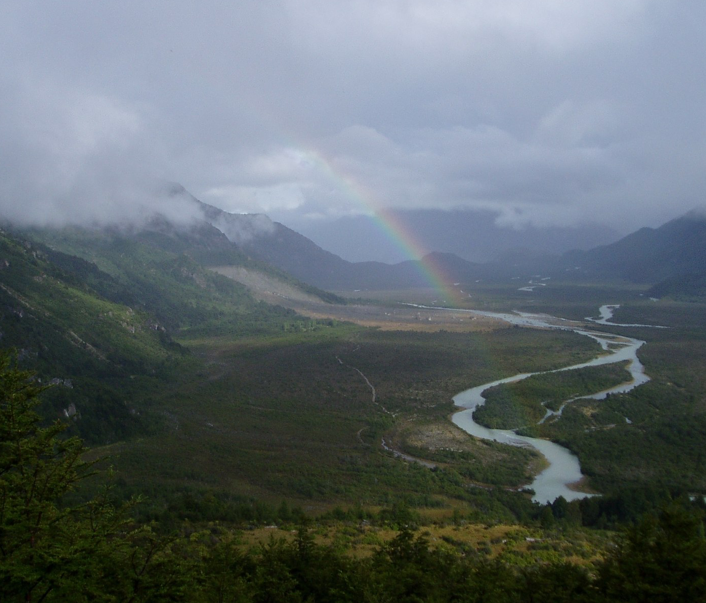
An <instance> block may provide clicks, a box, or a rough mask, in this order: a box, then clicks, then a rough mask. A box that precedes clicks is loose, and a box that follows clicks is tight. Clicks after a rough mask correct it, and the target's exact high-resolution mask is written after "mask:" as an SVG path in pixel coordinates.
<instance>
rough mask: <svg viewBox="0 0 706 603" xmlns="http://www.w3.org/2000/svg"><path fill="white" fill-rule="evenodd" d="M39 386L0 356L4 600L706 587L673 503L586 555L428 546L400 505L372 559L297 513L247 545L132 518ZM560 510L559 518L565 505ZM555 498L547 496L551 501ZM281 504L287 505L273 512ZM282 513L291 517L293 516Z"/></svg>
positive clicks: (697, 541) (483, 596) (305, 597)
mask: <svg viewBox="0 0 706 603" xmlns="http://www.w3.org/2000/svg"><path fill="white" fill-rule="evenodd" d="M43 389H44V388H43V387H41V386H38V385H37V384H36V383H35V382H34V381H32V379H31V375H30V374H29V373H28V372H25V371H20V370H19V369H17V367H16V365H15V363H14V362H13V360H12V359H11V357H10V356H8V355H5V356H4V357H3V358H2V361H1V362H0V400H1V401H0V430H2V432H1V433H0V436H1V439H0V442H1V444H0V503H1V504H0V591H1V593H0V594H1V596H2V600H4V601H47V602H49V601H135V602H137V601H222V602H225V601H263V602H265V601H288V602H290V601H322V602H323V601H337V602H338V601H459V602H460V601H478V602H481V601H483V602H490V601H498V602H499V601H503V602H506V601H518V602H520V601H540V600H541V601H551V602H560V601H566V602H568V601H571V602H576V601H585V602H590V601H675V602H676V601H699V600H704V598H705V597H706V540H705V539H704V536H703V533H704V525H703V514H702V513H701V512H700V511H699V509H698V508H697V507H694V506H693V505H691V504H690V503H689V501H688V499H682V500H673V501H671V502H669V503H668V504H666V505H664V506H663V507H662V508H661V509H660V510H659V511H658V512H656V513H652V514H648V515H646V516H645V517H643V519H641V520H640V521H639V522H637V523H635V524H633V525H632V526H630V527H629V528H627V529H625V530H624V531H623V532H622V533H621V534H619V535H618V536H617V537H616V539H615V544H614V545H612V546H610V547H609V548H608V549H607V550H606V552H605V554H604V556H602V557H601V558H600V559H598V560H595V561H594V562H592V563H585V564H575V563H570V562H567V561H553V562H545V563H531V562H528V561H529V560H525V561H524V562H522V560H521V559H519V560H518V559H516V560H515V562H513V563H508V562H504V561H503V560H501V559H493V558H492V557H489V556H487V555H483V554H481V553H480V552H478V551H474V550H472V549H468V548H459V549H454V548H448V547H446V548H440V547H434V546H432V544H431V543H430V541H429V539H428V538H427V537H426V536H425V535H424V533H421V534H420V533H419V532H415V531H414V529H413V527H414V526H413V524H412V521H413V518H412V517H411V516H410V517H402V516H398V517H396V518H394V517H393V518H391V519H393V520H394V521H396V522H397V523H396V526H395V528H396V529H397V535H396V536H395V537H394V538H392V539H391V540H390V541H388V542H387V543H384V544H382V545H380V546H378V547H376V548H375V549H374V551H373V553H372V554H371V555H369V556H366V557H363V558H361V557H356V556H353V555H350V554H346V553H345V552H342V551H341V550H340V549H338V548H336V547H334V546H324V545H321V544H317V543H316V542H315V540H314V538H313V536H312V535H311V530H310V521H307V520H306V519H305V518H304V517H301V516H300V517H299V525H298V527H297V528H296V535H295V537H294V538H292V539H290V540H284V539H275V538H271V539H270V540H269V541H267V542H266V543H264V544H261V545H259V546H257V547H250V548H248V547H245V546H243V543H242V541H241V539H240V533H239V531H238V530H236V529H235V528H234V527H232V526H229V525H221V524H219V523H218V522H215V523H214V522H210V523H204V522H200V523H198V522H197V523H195V524H192V523H190V522H181V523H180V524H179V525H178V526H177V528H176V529H174V530H171V531H165V530H164V529H163V526H162V527H160V526H159V525H156V524H151V523H149V522H137V521H135V519H134V515H133V513H132V511H133V509H134V507H135V506H136V505H137V506H139V504H140V501H139V500H133V501H130V502H129V503H125V504H116V503H115V502H114V501H112V500H111V496H110V491H109V490H105V491H102V492H100V493H98V494H96V495H94V496H92V497H91V498H88V499H85V500H82V501H77V500H76V499H73V498H72V497H71V494H72V493H73V492H75V490H76V487H77V485H78V484H79V483H80V482H81V481H82V480H84V479H86V478H87V477H88V476H90V474H91V473H92V472H93V471H94V467H95V461H94V462H89V461H86V460H84V456H83V454H84V452H85V448H84V446H83V444H82V442H81V440H80V439H78V438H77V437H75V436H74V437H69V438H66V437H62V434H63V431H64V426H63V425H62V424H61V423H60V422H56V423H53V424H50V425H47V426H43V425H42V424H41V421H40V417H39V415H38V414H37V413H36V409H37V405H38V404H39V399H38V396H39V395H41V393H42V390H43ZM560 507H561V505H558V506H557V507H556V509H555V512H556V511H559V513H558V517H557V519H558V520H562V519H564V517H562V515H563V514H565V513H566V512H567V507H566V506H564V507H563V508H561V509H560ZM545 508H546V509H550V508H551V507H549V506H548V507H545ZM281 513H284V511H282V510H281ZM289 520H290V522H291V521H292V520H293V516H292V515H290V517H289Z"/></svg>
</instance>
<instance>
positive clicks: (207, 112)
mask: <svg viewBox="0 0 706 603" xmlns="http://www.w3.org/2000/svg"><path fill="white" fill-rule="evenodd" d="M704 18H706V5H704V4H702V3H697V2H675V1H665V2H656V1H655V0H625V1H621V2H614V1H612V0H575V1H572V2H566V1H562V0H469V1H468V2H458V1H457V0H355V1H353V0H303V1H301V0H272V1H271V2H258V1H255V0H243V1H242V2H238V3H233V4H227V3H225V4H223V3H218V4H216V3H205V4H203V5H198V6H197V5H194V4H193V3H189V2H184V1H181V0H170V1H167V0H156V1H155V2H150V3H143V2H137V1H136V0H126V1H125V2H121V3H92V4H86V3H83V2H76V1H74V0H67V1H66V2H62V3H61V4H60V5H59V4H45V5H42V6H41V7H40V6H39V5H35V4H34V3H27V2H19V1H13V0H10V1H9V2H6V3H3V6H2V8H0V53H2V56H3V57H4V61H3V64H2V65H0V82H1V83H2V92H0V130H1V131H0V134H1V135H2V136H1V138H0V159H1V160H2V166H1V167H0V170H2V171H3V173H2V182H0V203H2V206H1V207H2V209H3V210H4V211H5V212H6V213H9V214H11V215H13V216H16V217H19V216H24V217H28V218H29V217H32V218H33V219H37V220H47V219H55V220H70V219H74V216H79V217H80V218H81V219H87V218H90V219H95V220H109V219H115V218H117V217H119V216H120V215H121V214H124V213H126V212H127V213H131V212H132V209H134V210H135V212H137V213H139V212H140V211H142V210H141V209H140V208H141V207H144V206H149V205H150V203H151V201H150V199H151V195H152V193H151V190H153V187H152V184H151V183H152V182H153V180H154V179H166V180H170V181H177V182H181V183H182V184H183V185H184V186H185V187H186V188H187V189H189V190H191V191H192V192H193V193H194V194H195V195H196V196H201V197H203V198H204V200H205V201H207V202H212V203H214V204H221V206H222V207H224V208H226V209H231V210H237V211H261V212H263V211H264V212H268V211H271V212H277V211H281V212H289V213H290V214H291V215H295V214H296V215H300V216H304V215H309V216H317V217H319V218H320V217H321V216H327V215H331V216H333V215H343V214H346V213H356V212H369V211H371V210H372V209H373V208H374V207H377V206H382V205H391V206H396V207H456V206H476V207H494V208H497V209H498V210H499V211H501V212H502V216H503V218H502V219H503V220H504V221H506V222H507V223H515V224H516V223H520V222H522V221H542V222H551V221H554V222H559V223H565V222H567V221H571V220H581V219H584V218H586V217H587V216H591V217H594V218H595V217H596V216H602V217H603V219H605V220H606V221H612V222H614V223H617V222H620V223H621V224H622V225H623V226H624V227H625V228H628V227H634V226H639V225H640V221H642V222H647V223H651V224H654V223H655V221H657V220H660V219H662V218H663V217H664V215H665V212H673V213H674V214H676V213H679V212H681V211H686V210H687V209H689V208H690V207H691V206H693V205H695V204H698V202H703V199H704V198H705V196H706V195H705V193H706V182H704V176H703V169H702V168H701V166H700V160H699V158H700V157H702V156H703V150H704V146H706V144H705V141H706V82H704V75H703V62H704V59H706V56H704V55H705V54H706V50H705V49H704V45H703V42H702V32H701V31H700V27H699V24H700V23H702V22H703V19H704ZM151 187H152V188H151ZM638 208H639V210H638ZM667 217H670V216H667Z"/></svg>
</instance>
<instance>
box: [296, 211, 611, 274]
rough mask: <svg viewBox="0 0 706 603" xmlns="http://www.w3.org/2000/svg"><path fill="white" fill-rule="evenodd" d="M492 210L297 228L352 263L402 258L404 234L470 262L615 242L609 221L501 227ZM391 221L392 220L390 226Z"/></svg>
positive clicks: (389, 215)
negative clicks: (519, 253)
mask: <svg viewBox="0 0 706 603" xmlns="http://www.w3.org/2000/svg"><path fill="white" fill-rule="evenodd" d="M499 220H500V215H499V214H498V213H497V212H494V211H491V210H470V209H456V210H448V211H444V210H435V209H418V210H387V211H386V212H385V213H384V218H381V217H377V216H346V217H343V218H339V219H338V220H334V221H331V222H317V221H312V222H308V223H302V224H301V225H299V226H298V227H297V230H298V232H300V233H301V234H303V235H305V236H306V237H307V238H309V239H311V240H312V241H314V242H315V243H316V244H317V245H319V246H320V247H322V248H324V249H326V250H328V251H330V252H332V253H335V254H336V255H338V256H340V257H343V258H345V259H347V260H349V261H352V262H364V261H373V260H378V261H383V262H385V263H398V262H402V261H404V260H406V259H408V257H409V256H408V254H407V251H406V249H405V244H404V243H402V242H401V239H411V240H413V241H414V246H415V248H419V249H426V250H428V251H429V252H431V251H436V252H441V253H452V254H454V255H457V256H459V257H460V258H463V259H464V260H467V261H469V262H476V263H485V262H494V261H497V260H499V259H501V258H503V257H505V256H507V255H512V254H514V253H517V252H518V251H521V253H522V254H523V255H527V254H530V255H532V256H533V257H539V256H546V255H558V254H561V253H564V252H565V251H569V250H572V249H582V250H587V249H591V248H593V247H596V246H598V245H605V244H608V243H612V242H614V241H617V240H618V239H619V238H620V234H619V233H618V232H617V231H616V230H614V229H612V228H609V227H607V226H602V225H599V224H581V225H577V226H564V227H562V226H535V225H532V224H527V225H523V226H522V227H521V228H519V227H518V228H513V227H511V226H506V225H505V226H502V225H499V224H498V222H499ZM390 225H394V227H391V226H390Z"/></svg>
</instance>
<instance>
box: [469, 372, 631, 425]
mask: <svg viewBox="0 0 706 603" xmlns="http://www.w3.org/2000/svg"><path fill="white" fill-rule="evenodd" d="M626 365H627V363H625V362H624V363H616V364H608V365H603V366H590V367H586V368H582V369H577V370H573V371H558V372H555V373H544V374H541V375H533V376H531V377H528V378H527V379H523V380H522V381H518V382H516V383H504V384H502V385H496V386H495V387H492V388H490V389H489V390H487V391H486V392H485V394H484V398H485V400H486V402H485V404H484V405H483V406H481V407H480V408H478V410H476V412H475V413H474V415H473V418H474V419H475V420H476V421H477V422H478V423H480V424H481V425H485V426H486V427H490V428H493V429H518V428H521V427H534V426H536V425H537V423H539V421H541V420H542V419H543V418H544V416H545V415H546V412H547V409H548V410H553V411H558V410H559V409H560V408H561V406H562V404H563V403H564V402H566V401H567V400H569V399H574V398H580V397H581V396H587V395H590V394H596V393H599V392H602V391H604V390H606V389H609V388H610V387H614V386H616V385H620V384H621V383H625V382H629V381H630V380H631V379H632V377H631V375H630V373H629V372H628V371H627V369H626ZM526 431H528V430H526ZM540 432H541V429H540Z"/></svg>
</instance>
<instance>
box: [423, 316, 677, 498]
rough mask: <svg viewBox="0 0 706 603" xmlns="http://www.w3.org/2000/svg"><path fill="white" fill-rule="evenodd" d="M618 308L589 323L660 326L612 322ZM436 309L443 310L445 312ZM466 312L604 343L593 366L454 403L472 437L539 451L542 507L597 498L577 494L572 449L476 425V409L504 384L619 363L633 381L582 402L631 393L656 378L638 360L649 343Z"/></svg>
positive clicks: (471, 394) (559, 322) (543, 319)
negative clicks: (561, 500)
mask: <svg viewBox="0 0 706 603" xmlns="http://www.w3.org/2000/svg"><path fill="white" fill-rule="evenodd" d="M410 305H411V304H410ZM616 308H618V306H617V305H611V306H602V307H601V308H600V319H587V320H593V321H594V322H596V323H599V324H609V325H613V326H619V327H623V326H634V327H636V326H640V327H647V326H653V327H654V325H623V324H619V323H612V322H610V320H611V319H612V317H613V312H614V310H615V309H616ZM434 309H437V310H438V309H441V308H434ZM453 311H454V312H458V311H459V310H458V309H456V308H454V309H453ZM466 312H469V313H471V314H477V315H479V316H488V317H492V318H497V319H500V320H503V321H505V322H508V323H510V324H513V325H520V326H526V327H536V328H543V329H562V330H567V331H573V332H574V333H578V334H579V335H583V336H585V337H590V338H591V339H593V340H595V341H597V342H598V343H599V344H600V346H601V348H602V350H603V352H604V353H602V354H601V355H599V356H597V357H596V358H594V359H593V360H591V361H589V362H583V363H581V364H575V365H572V366H567V367H563V368H560V369H556V370H553V371H539V372H536V373H521V374H519V375H514V376H512V377H506V378H505V379H499V380H497V381H493V382H491V383H485V384H483V385H479V386H477V387H474V388H471V389H468V390H466V391H463V392H461V393H460V394H457V395H456V396H454V398H453V401H454V403H455V404H456V406H458V407H461V408H463V409H464V410H461V411H459V412H457V413H456V414H454V416H453V418H452V420H453V422H454V423H455V424H456V425H457V426H458V427H460V428H461V429H463V430H464V431H466V432H467V433H469V434H471V435H472V436H475V437H477V438H483V439H486V440H495V441H497V442H502V443H504V444H511V445H514V446H529V447H531V448H534V449H535V450H537V451H538V452H539V453H540V454H542V455H543V456H544V457H545V458H546V459H547V462H548V466H547V468H546V469H544V471H542V472H541V473H539V474H538V475H537V476H536V477H535V479H534V481H533V482H532V484H530V486H529V487H530V488H532V489H533V490H534V492H535V494H534V496H533V497H532V500H534V501H536V502H539V503H547V502H552V501H553V500H555V499H556V498H557V497H559V496H563V497H564V498H565V499H566V500H576V499H579V498H586V497H587V496H592V495H591V494H587V493H585V492H579V491H577V490H574V489H572V487H571V486H572V485H575V484H576V483H577V482H579V481H580V480H581V478H582V477H583V474H582V473H581V466H580V464H579V460H578V458H577V457H576V455H574V454H573V453H571V452H570V451H569V450H568V449H566V448H564V447H563V446H560V445H559V444H555V443H554V442H551V441H549V440H543V439H540V438H530V437H526V436H521V435H518V434H516V433H515V432H514V431H512V430H506V429H489V428H487V427H484V426H482V425H479V424H478V423H476V422H475V421H474V420H473V413H474V411H475V409H476V408H478V407H479V406H481V405H483V404H485V398H484V397H483V393H484V392H485V391H486V390H488V389H490V388H491V387H494V386H496V385H500V384H502V383H515V382H517V381H522V380H523V379H527V378H528V377H531V376H532V375H541V374H544V373H556V372H560V371H571V370H575V369H580V368H585V367H588V366H598V365H605V364H613V363H615V362H624V361H628V362H629V364H628V371H629V372H630V374H631V376H632V379H631V380H630V381H627V382H625V383H622V384H620V385H617V386H615V387H612V388H610V389H607V390H603V391H600V392H596V393H595V394H593V395H587V396H580V397H581V398H592V399H595V400H602V399H604V398H605V397H606V396H608V394H612V393H625V392H629V391H630V390H632V389H634V388H635V387H637V386H639V385H642V384H643V383H646V382H647V381H649V380H650V378H649V377H648V376H647V375H646V374H645V369H644V366H643V365H642V363H641V362H640V360H639V359H638V357H637V350H638V349H639V348H640V347H641V346H642V345H643V344H644V343H645V342H644V341H642V340H640V339H634V338H632V337H625V336H622V335H615V334H611V333H598V332H594V331H589V330H586V329H585V327H583V326H582V325H579V324H577V323H572V322H571V321H568V320H565V319H561V318H556V317H553V316H548V315H536V314H527V313H522V312H515V313H512V314H508V313H498V312H484V311H480V310H466ZM657 328H666V327H657ZM575 399H577V398H572V399H570V400H566V401H565V402H564V404H563V405H562V407H561V408H560V409H559V411H557V412H552V411H548V412H547V415H545V417H544V418H543V419H542V422H543V421H545V420H546V419H548V418H549V417H550V416H551V415H558V414H561V411H562V410H563V408H564V407H565V406H566V404H569V403H571V402H572V401H573V400H575ZM625 420H626V422H628V423H629V422H630V420H629V418H628V417H626V418H625Z"/></svg>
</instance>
